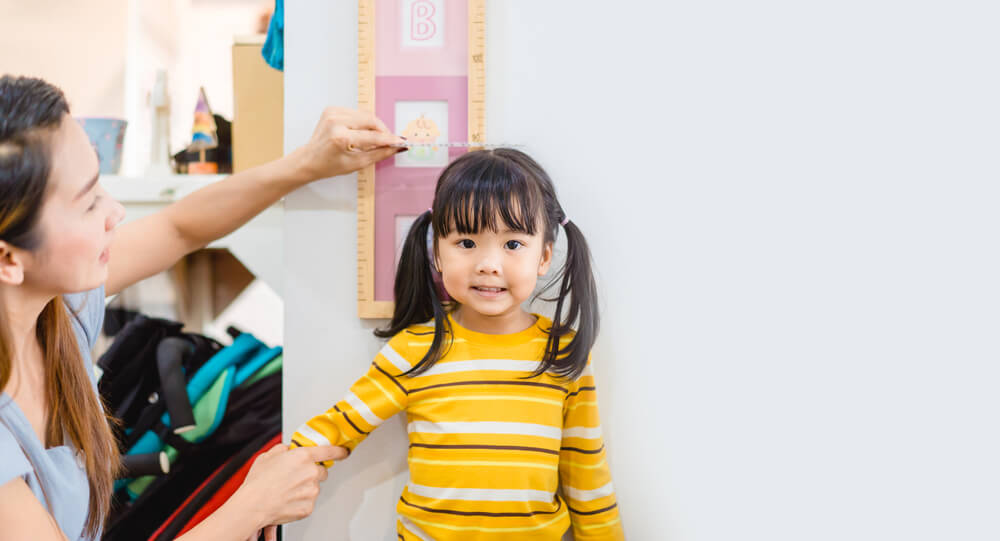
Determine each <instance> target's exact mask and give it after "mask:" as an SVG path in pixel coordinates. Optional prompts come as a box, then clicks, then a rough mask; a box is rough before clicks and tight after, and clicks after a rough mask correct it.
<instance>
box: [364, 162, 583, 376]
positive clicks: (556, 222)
mask: <svg viewBox="0 0 1000 541" xmlns="http://www.w3.org/2000/svg"><path fill="white" fill-rule="evenodd" d="M498 221H500V222H503V225H505V226H507V228H509V229H510V230H511V231H519V232H523V233H526V234H528V235H534V234H535V233H536V230H537V229H538V228H539V227H541V228H542V233H543V234H544V242H546V243H549V242H552V243H554V242H555V240H556V235H557V233H558V231H559V227H560V224H563V222H565V223H564V224H563V225H562V228H563V230H564V231H565V232H566V263H565V265H563V267H562V268H561V269H560V270H559V271H558V272H557V273H556V275H555V277H554V278H553V279H552V280H551V281H550V282H549V283H548V284H547V285H546V286H545V288H543V290H542V292H543V293H544V292H545V291H547V290H549V289H551V288H553V287H556V288H557V292H556V294H555V296H554V297H552V298H547V299H544V300H548V301H553V302H555V303H556V306H555V313H554V314H553V316H552V328H551V329H548V334H549V338H548V342H547V343H546V345H545V354H544V356H543V357H542V363H541V364H540V365H539V368H538V370H537V371H536V372H535V374H533V375H539V374H542V373H544V372H546V371H550V372H552V373H554V374H556V375H558V376H562V377H565V378H568V379H575V378H576V377H577V376H579V375H580V373H581V372H582V371H583V369H584V368H585V367H586V365H587V359H588V358H589V356H590V350H591V348H592V347H593V345H594V340H596V339H597V332H598V327H599V323H600V314H599V310H598V302H597V287H596V285H595V283H594V276H593V271H592V269H591V263H590V249H589V248H588V247H587V241H586V239H585V238H584V236H583V233H582V232H581V231H580V229H579V228H578V227H577V226H576V224H574V223H573V222H571V221H566V213H565V212H564V211H563V209H562V207H561V206H560V205H559V200H558V199H557V198H556V191H555V187H554V186H553V185H552V179H550V178H549V175H548V174H547V173H546V172H545V170H544V169H542V167H541V166H540V165H538V163H537V162H536V161H535V160H533V159H531V157H529V156H528V155H527V154H525V153H523V152H520V151H518V150H513V149H496V150H492V151H475V152H470V153H468V154H465V155H464V156H462V157H460V158H458V159H457V160H455V161H454V162H452V163H451V165H449V166H448V167H447V168H446V169H445V170H444V171H443V172H442V173H441V177H440V178H439V179H438V183H437V188H436V189H435V191H434V205H433V207H432V210H431V211H428V212H425V213H423V214H421V215H420V216H419V217H418V218H417V220H416V222H414V224H413V226H412V227H411V228H410V232H409V234H408V235H407V237H406V241H405V243H404V245H403V253H402V256H401V257H400V260H399V267H398V269H397V270H396V284H395V296H396V306H395V311H394V312H393V316H392V321H391V322H390V323H389V326H388V327H386V328H384V329H378V330H376V331H375V335H376V336H379V337H381V338H388V337H392V336H394V335H396V334H398V333H399V332H402V331H403V330H405V329H406V328H407V327H409V326H411V325H414V324H418V323H424V322H427V321H430V320H433V321H434V340H433V341H432V342H431V347H430V349H429V350H428V351H427V353H426V354H425V355H424V357H423V359H421V360H420V362H418V363H417V364H415V365H414V366H413V368H411V369H410V370H408V371H407V372H406V375H409V376H416V375H419V374H421V373H422V372H424V371H426V370H427V369H429V368H430V367H431V366H433V365H434V363H436V362H437V361H438V360H439V359H440V358H441V357H442V355H444V353H445V352H446V351H447V349H446V348H447V345H448V344H450V339H449V338H448V335H450V334H451V328H450V323H449V321H448V318H447V312H446V311H445V310H446V307H445V304H443V303H442V302H441V298H440V297H439V295H438V294H437V286H436V284H435V280H434V274H433V272H432V269H431V265H430V262H431V259H432V257H431V254H432V252H433V251H434V250H436V247H437V239H438V238H440V237H445V236H447V235H449V234H450V233H451V231H452V229H455V230H456V231H458V232H459V233H460V234H464V235H468V234H476V233H479V232H480V231H482V230H484V229H486V230H490V231H498V230H499V229H500V223H498ZM428 231H432V232H433V235H431V236H432V237H433V239H434V240H433V242H428V238H429V233H428ZM574 327H576V334H575V336H573V338H572V339H571V340H569V342H567V343H566V344H565V345H561V344H562V338H563V337H564V336H566V335H568V334H570V333H572V331H573V328H574Z"/></svg>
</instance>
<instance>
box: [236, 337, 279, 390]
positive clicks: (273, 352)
mask: <svg viewBox="0 0 1000 541" xmlns="http://www.w3.org/2000/svg"><path fill="white" fill-rule="evenodd" d="M278 355H281V346H275V347H273V348H269V349H264V350H261V352H260V353H258V354H257V356H256V357H254V358H253V359H250V360H249V361H247V363H246V364H244V365H243V366H241V367H240V368H239V371H238V372H236V381H235V383H234V384H235V385H236V386H237V387H239V386H240V385H242V384H243V382H244V381H246V380H247V378H249V377H250V376H252V375H254V373H256V372H257V371H258V370H260V369H261V368H263V367H264V365H265V364H267V363H269V362H271V361H273V360H274V358H275V357H277V356H278Z"/></svg>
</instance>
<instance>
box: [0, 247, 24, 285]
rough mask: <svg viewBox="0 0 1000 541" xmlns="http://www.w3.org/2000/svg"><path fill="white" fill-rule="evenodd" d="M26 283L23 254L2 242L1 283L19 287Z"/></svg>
mask: <svg viewBox="0 0 1000 541" xmlns="http://www.w3.org/2000/svg"><path fill="white" fill-rule="evenodd" d="M23 282H24V259H23V258H22V252H21V251H20V250H18V249H16V248H14V247H13V246H11V245H10V244H8V243H6V242H4V241H2V240H0V283H2V284H7V285H12V286H18V285H21V284H22V283H23Z"/></svg>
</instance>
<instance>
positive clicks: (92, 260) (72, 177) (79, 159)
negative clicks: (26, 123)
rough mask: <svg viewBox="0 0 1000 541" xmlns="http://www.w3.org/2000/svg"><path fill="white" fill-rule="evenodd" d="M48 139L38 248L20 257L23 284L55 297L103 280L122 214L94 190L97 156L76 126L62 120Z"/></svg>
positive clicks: (67, 119) (68, 119)
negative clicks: (47, 168)
mask: <svg viewBox="0 0 1000 541" xmlns="http://www.w3.org/2000/svg"><path fill="white" fill-rule="evenodd" d="M51 137H52V138H53V139H52V149H51V150H52V170H51V173H50V176H49V186H48V194H47V195H46V197H45V202H44V206H43V208H42V213H41V216H40V218H39V223H38V225H37V227H38V228H40V229H39V231H38V232H39V233H40V235H41V245H40V246H39V247H38V249H36V250H34V251H32V252H27V253H22V260H23V261H24V284H25V285H28V286H30V287H32V288H33V289H36V290H39V291H44V292H46V293H54V294H62V293H71V292H78V291H86V290H88V289H93V288H95V287H97V286H99V285H101V284H103V283H104V282H105V281H106V280H107V278H108V259H109V256H110V251H109V249H110V246H111V240H112V238H113V235H114V228H115V226H116V225H118V223H119V222H121V220H122V218H124V216H125V209H124V207H122V206H121V204H119V203H118V202H117V201H115V200H114V199H113V198H112V197H111V196H110V195H109V194H108V193H107V192H106V191H104V189H103V188H102V187H101V185H100V184H98V182H97V180H98V171H99V164H98V160H97V155H96V153H95V152H94V148H93V147H92V146H91V144H90V140H89V139H88V138H87V134H86V132H84V131H83V128H82V127H80V125H79V124H77V123H76V121H74V120H73V119H72V118H71V117H70V116H69V115H67V116H65V117H64V118H63V121H62V122H61V123H60V125H59V128H58V129H57V130H56V131H55V132H54V133H53V134H52V135H51Z"/></svg>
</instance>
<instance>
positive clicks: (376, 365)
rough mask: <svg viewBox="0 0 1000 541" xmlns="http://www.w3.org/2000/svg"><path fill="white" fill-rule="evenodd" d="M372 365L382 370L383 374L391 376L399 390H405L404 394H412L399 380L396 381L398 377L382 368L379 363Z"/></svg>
mask: <svg viewBox="0 0 1000 541" xmlns="http://www.w3.org/2000/svg"><path fill="white" fill-rule="evenodd" d="M372 365H373V366H374V367H375V368H376V369H378V371H379V372H382V373H383V374H385V377H387V378H389V379H390V380H391V381H392V382H393V383H395V384H396V387H399V390H400V391H403V394H410V393H409V391H407V390H406V388H405V387H403V386H402V385H400V384H399V382H398V381H396V378H394V377H392V374H390V373H388V372H386V371H385V370H382V367H381V366H379V365H378V363H372Z"/></svg>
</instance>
